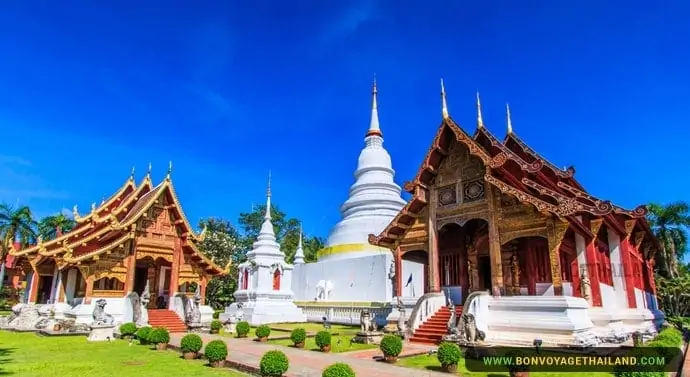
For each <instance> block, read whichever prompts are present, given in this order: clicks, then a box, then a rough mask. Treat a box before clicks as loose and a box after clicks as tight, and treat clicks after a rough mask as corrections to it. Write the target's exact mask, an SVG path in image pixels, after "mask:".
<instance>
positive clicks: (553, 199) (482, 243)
mask: <svg viewBox="0 0 690 377" xmlns="http://www.w3.org/2000/svg"><path fill="white" fill-rule="evenodd" d="M442 103H443V107H442V110H443V111H442V112H443V120H442V122H441V125H440V127H439V129H438V132H437V133H436V137H435V138H434V140H433V142H432V144H431V147H430V148H429V151H428V153H427V155H426V156H425V157H424V160H423V162H422V165H421V167H420V168H419V171H418V172H417V175H416V177H415V178H414V179H413V180H412V181H409V182H407V183H405V185H404V189H405V191H407V192H409V193H410V194H412V198H411V199H410V200H409V201H408V203H407V205H406V206H405V207H404V208H403V209H402V210H401V211H400V213H399V214H398V215H397V216H396V217H395V218H394V220H393V221H392V222H391V223H390V224H389V225H388V226H387V227H386V228H385V229H384V230H383V231H382V232H381V233H380V234H378V235H370V236H369V241H370V243H372V244H374V245H378V246H383V247H387V248H389V249H391V250H392V251H393V252H394V255H395V260H396V269H397V270H398V272H400V271H402V260H411V261H416V262H418V263H423V264H425V281H427V284H426V289H425V292H440V291H441V290H442V289H445V287H456V288H459V289H461V290H462V297H467V295H468V293H469V292H471V291H476V290H491V291H492V292H493V293H494V294H503V295H564V294H565V295H570V296H576V297H583V298H585V299H587V300H588V301H589V302H590V304H591V305H592V306H602V297H614V298H615V297H617V296H624V297H623V298H615V299H616V300H624V301H623V302H625V304H624V305H627V307H629V308H636V307H638V308H639V307H642V308H644V307H645V305H648V301H649V297H654V296H655V291H656V288H655V285H654V274H653V263H654V262H653V260H654V259H653V256H654V253H655V252H656V251H657V250H659V244H658V241H657V240H656V238H655V237H654V234H653V233H652V231H651V230H650V227H649V224H648V223H647V221H646V219H645V214H646V213H647V211H646V208H645V207H644V206H639V207H637V208H635V209H634V210H626V209H623V208H621V207H619V206H616V205H614V204H612V203H611V202H609V201H606V200H602V199H599V198H597V197H595V196H593V195H591V194H589V193H588V192H587V190H586V189H585V188H583V186H582V185H581V184H580V183H579V182H578V181H577V180H576V179H575V177H574V175H575V170H574V169H573V168H572V167H570V168H566V169H560V168H558V167H556V166H555V165H554V164H552V163H550V162H549V161H548V160H546V159H545V158H544V157H542V156H541V155H539V154H538V153H536V152H535V151H533V150H532V149H531V148H530V147H529V146H527V144H526V143H525V142H523V141H522V140H521V139H520V137H518V136H517V135H516V134H515V133H514V132H513V130H512V124H511V120H510V112H509V109H507V110H508V112H507V118H508V134H507V136H506V137H505V139H504V140H503V141H500V140H499V139H497V138H496V137H495V136H494V135H493V134H492V133H491V132H489V130H488V129H487V128H486V127H485V126H484V123H483V121H482V114H481V107H480V104H479V97H477V108H478V112H477V130H476V132H475V133H474V135H473V136H470V135H469V134H468V133H467V132H466V131H465V130H463V129H462V128H461V127H460V126H459V125H458V124H457V123H456V122H455V121H454V120H453V119H452V118H451V117H450V116H449V115H448V111H447V106H446V98H445V91H442ZM396 276H397V281H396V288H397V292H401V289H402V284H403V281H402V279H403V276H402V274H401V273H397V274H396ZM611 295H613V296H611Z"/></svg>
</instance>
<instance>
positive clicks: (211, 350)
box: [204, 340, 228, 363]
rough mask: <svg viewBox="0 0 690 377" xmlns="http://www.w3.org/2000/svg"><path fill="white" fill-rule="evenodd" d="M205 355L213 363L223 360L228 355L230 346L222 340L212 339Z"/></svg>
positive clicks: (205, 350)
mask: <svg viewBox="0 0 690 377" xmlns="http://www.w3.org/2000/svg"><path fill="white" fill-rule="evenodd" d="M204 355H205V356H206V359H207V360H208V361H210V362H212V363H214V362H216V363H217V362H219V361H223V360H225V358H226V357H228V346H227V345H226V344H225V342H224V341H222V340H212V341H210V342H208V344H207V345H206V349H204Z"/></svg>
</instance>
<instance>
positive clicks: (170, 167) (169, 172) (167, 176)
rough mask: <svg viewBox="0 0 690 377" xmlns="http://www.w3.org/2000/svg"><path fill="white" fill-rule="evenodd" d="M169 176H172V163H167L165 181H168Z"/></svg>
mask: <svg viewBox="0 0 690 377" xmlns="http://www.w3.org/2000/svg"><path fill="white" fill-rule="evenodd" d="M171 175H172V161H169V162H168V174H166V176H165V179H167V180H168V181H169V180H170V176H171Z"/></svg>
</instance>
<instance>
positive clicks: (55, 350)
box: [0, 331, 246, 377]
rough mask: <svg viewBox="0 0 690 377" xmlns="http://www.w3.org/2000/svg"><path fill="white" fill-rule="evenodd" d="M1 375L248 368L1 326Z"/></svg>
mask: <svg viewBox="0 0 690 377" xmlns="http://www.w3.org/2000/svg"><path fill="white" fill-rule="evenodd" d="M0 375H17V376H21V377H34V376H35V377H45V376H63V377H114V376H116V377H130V376H131V377H141V376H146V377H156V376H160V377H168V376H184V375H193V376H201V377H205V376H226V377H227V376H231V377H240V376H246V375H245V374H242V373H239V372H234V371H230V370H228V369H212V368H209V367H207V366H206V365H205V362H204V361H202V360H194V361H192V360H184V359H182V358H181V357H180V354H179V353H177V352H173V351H153V350H151V349H150V348H149V347H147V346H140V345H136V344H134V345H131V346H130V345H128V343H127V342H126V341H123V340H117V341H114V342H98V343H89V342H87V341H86V338H85V337H83V336H65V337H42V336H37V335H36V334H34V333H13V332H5V331H0Z"/></svg>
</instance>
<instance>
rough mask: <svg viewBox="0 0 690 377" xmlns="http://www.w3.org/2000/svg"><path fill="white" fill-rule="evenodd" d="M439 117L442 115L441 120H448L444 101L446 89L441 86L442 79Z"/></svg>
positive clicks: (446, 106)
mask: <svg viewBox="0 0 690 377" xmlns="http://www.w3.org/2000/svg"><path fill="white" fill-rule="evenodd" d="M441 115H443V119H448V116H449V115H448V102H447V101H446V87H445V86H444V85H443V79H441Z"/></svg>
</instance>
